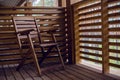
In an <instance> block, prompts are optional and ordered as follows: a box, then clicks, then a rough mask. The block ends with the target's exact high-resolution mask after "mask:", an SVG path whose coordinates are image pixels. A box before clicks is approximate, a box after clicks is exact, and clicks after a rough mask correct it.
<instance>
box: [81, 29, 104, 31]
mask: <svg viewBox="0 0 120 80" xmlns="http://www.w3.org/2000/svg"><path fill="white" fill-rule="evenodd" d="M79 31H80V32H101V31H102V30H101V29H84V30H79Z"/></svg>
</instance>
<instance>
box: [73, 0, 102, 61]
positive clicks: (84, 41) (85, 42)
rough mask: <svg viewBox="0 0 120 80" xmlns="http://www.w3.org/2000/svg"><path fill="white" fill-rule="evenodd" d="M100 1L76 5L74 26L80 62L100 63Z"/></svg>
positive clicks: (94, 0) (95, 0)
mask: <svg viewBox="0 0 120 80" xmlns="http://www.w3.org/2000/svg"><path fill="white" fill-rule="evenodd" d="M100 3H101V2H100V0H92V1H83V2H82V3H79V4H76V6H75V8H74V11H75V15H74V19H75V21H74V24H75V29H76V40H78V41H76V45H78V44H79V46H77V52H78V53H77V54H79V56H80V59H81V60H87V61H92V62H97V63H101V62H102V58H101V57H102V52H101V50H102V42H101V41H102V30H101V28H102V27H101V4H100Z"/></svg>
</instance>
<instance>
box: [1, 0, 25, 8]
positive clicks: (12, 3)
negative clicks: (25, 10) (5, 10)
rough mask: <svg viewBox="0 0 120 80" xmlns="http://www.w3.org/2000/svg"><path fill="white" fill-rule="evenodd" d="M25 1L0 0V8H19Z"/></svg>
mask: <svg viewBox="0 0 120 80" xmlns="http://www.w3.org/2000/svg"><path fill="white" fill-rule="evenodd" d="M24 1H25V0H0V6H7V7H14V6H20V5H21V4H22V3H23V2H24Z"/></svg>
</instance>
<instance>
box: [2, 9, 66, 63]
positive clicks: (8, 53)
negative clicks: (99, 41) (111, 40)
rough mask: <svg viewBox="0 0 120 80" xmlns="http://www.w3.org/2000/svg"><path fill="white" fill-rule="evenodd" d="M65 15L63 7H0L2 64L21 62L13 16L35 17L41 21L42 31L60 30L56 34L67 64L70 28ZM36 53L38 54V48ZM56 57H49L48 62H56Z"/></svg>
mask: <svg viewBox="0 0 120 80" xmlns="http://www.w3.org/2000/svg"><path fill="white" fill-rule="evenodd" d="M65 14H66V9H65V8H63V7H51V8H50V7H49V8H48V7H44V8H43V7H14V8H12V7H0V64H16V63H18V62H19V61H20V60H21V56H20V54H21V53H20V51H19V45H18V43H17V38H16V35H15V34H14V33H12V32H15V30H14V26H13V22H12V17H13V16H34V17H36V19H37V20H38V21H39V22H38V25H39V26H41V29H49V28H51V27H52V26H54V27H56V28H59V30H58V31H57V32H56V33H55V34H56V37H57V41H58V43H60V49H61V52H62V55H63V58H64V61H65V62H66V61H67V59H68V57H67V55H68V29H67V28H68V27H67V25H66V24H67V23H66V15H65ZM46 37H47V38H49V36H47V35H46V36H44V38H46ZM26 50H27V49H25V51H26ZM36 52H38V47H37V48H36ZM39 52H40V51H39ZM39 52H38V53H39ZM54 53H56V51H52V54H54ZM38 55H39V54H38ZM39 56H40V55H39ZM56 57H57V56H55V55H54V56H49V58H48V59H47V60H46V61H49V60H54V61H55V60H56ZM28 61H30V60H28Z"/></svg>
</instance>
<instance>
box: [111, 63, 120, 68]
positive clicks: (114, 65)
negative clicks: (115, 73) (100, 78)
mask: <svg viewBox="0 0 120 80" xmlns="http://www.w3.org/2000/svg"><path fill="white" fill-rule="evenodd" d="M109 65H110V66H113V67H117V68H120V65H117V64H112V63H109Z"/></svg>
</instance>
